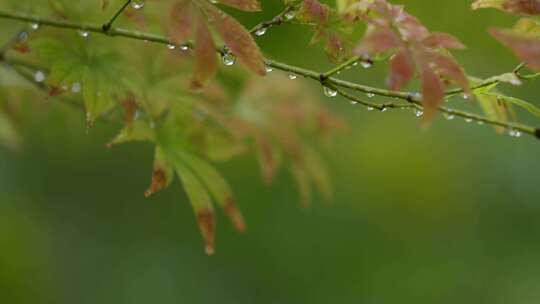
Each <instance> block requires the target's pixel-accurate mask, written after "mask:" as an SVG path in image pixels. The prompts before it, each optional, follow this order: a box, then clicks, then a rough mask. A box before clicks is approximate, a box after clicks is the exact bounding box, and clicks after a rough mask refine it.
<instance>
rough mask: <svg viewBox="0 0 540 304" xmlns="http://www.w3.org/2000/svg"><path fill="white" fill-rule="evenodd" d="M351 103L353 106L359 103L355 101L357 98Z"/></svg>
mask: <svg viewBox="0 0 540 304" xmlns="http://www.w3.org/2000/svg"><path fill="white" fill-rule="evenodd" d="M350 103H351V105H353V106H354V105H357V104H358V101H355V100H351V101H350Z"/></svg>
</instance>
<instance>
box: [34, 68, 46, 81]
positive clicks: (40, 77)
mask: <svg viewBox="0 0 540 304" xmlns="http://www.w3.org/2000/svg"><path fill="white" fill-rule="evenodd" d="M34 80H35V81H36V82H43V81H44V80H45V73H43V71H36V73H35V74H34Z"/></svg>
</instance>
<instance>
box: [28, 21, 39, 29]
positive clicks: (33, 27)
mask: <svg viewBox="0 0 540 304" xmlns="http://www.w3.org/2000/svg"><path fill="white" fill-rule="evenodd" d="M30 29H31V30H33V31H37V30H38V29H39V23H30Z"/></svg>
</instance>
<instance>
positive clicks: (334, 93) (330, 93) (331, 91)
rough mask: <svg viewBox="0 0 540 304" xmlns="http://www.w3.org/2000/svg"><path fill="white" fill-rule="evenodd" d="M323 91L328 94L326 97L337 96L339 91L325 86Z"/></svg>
mask: <svg viewBox="0 0 540 304" xmlns="http://www.w3.org/2000/svg"><path fill="white" fill-rule="evenodd" d="M323 91H324V95H326V97H336V96H337V91H336V90H334V89H332V88H329V87H324V88H323Z"/></svg>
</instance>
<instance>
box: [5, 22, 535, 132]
mask: <svg viewBox="0 0 540 304" xmlns="http://www.w3.org/2000/svg"><path fill="white" fill-rule="evenodd" d="M0 18H5V19H12V20H20V21H25V22H33V23H37V24H40V25H45V26H51V27H57V28H64V29H72V30H82V31H88V32H94V33H98V34H103V35H107V36H121V37H126V38H130V39H136V40H143V41H150V42H155V43H160V44H165V45H170V44H173V45H174V42H173V41H171V40H170V39H169V38H168V37H165V36H161V35H155V34H148V33H142V32H138V31H131V30H127V29H122V28H113V27H111V28H109V29H108V30H105V29H103V27H102V26H98V25H92V24H78V23H73V22H69V21H63V20H54V19H48V18H39V17H35V16H30V15H26V14H21V13H11V12H5V11H0ZM261 24H264V22H263V23H261ZM255 28H257V26H256V27H255ZM255 28H254V29H255ZM255 31H256V29H255ZM185 45H186V46H190V47H193V44H192V43H191V42H186V43H185ZM221 50H222V48H218V49H217V51H218V52H221ZM265 63H266V64H267V65H268V66H269V67H272V68H275V69H278V70H282V71H285V72H289V73H291V74H294V75H299V76H304V77H306V78H310V79H313V80H316V81H318V82H320V83H321V84H322V85H325V86H332V87H341V88H348V89H351V90H355V91H358V92H362V93H366V94H373V95H378V96H383V97H388V98H394V99H401V100H405V101H408V102H409V103H411V104H413V105H414V107H418V106H420V107H421V102H422V96H421V95H419V94H416V93H412V92H402V91H390V90H385V89H381V88H374V87H370V86H366V85H361V84H356V83H353V82H350V81H346V80H341V79H338V78H334V77H325V74H324V73H320V72H315V71H312V70H308V69H304V68H300V67H297V66H293V65H288V64H285V63H281V62H278V61H274V60H270V59H266V60H265ZM498 82H499V81H498V80H492V81H488V82H484V83H482V84H480V85H478V86H476V87H475V88H479V87H485V86H488V85H491V84H493V83H498ZM473 89H474V88H473ZM339 92H340V94H341V95H342V96H344V97H345V98H347V99H350V100H352V101H358V102H360V101H359V99H358V98H357V97H352V96H354V95H350V94H347V93H345V94H344V93H343V91H339ZM462 92H463V90H461V89H456V90H450V91H448V92H446V95H447V96H451V95H455V94H459V93H462ZM364 103H365V102H364ZM385 105H386V107H385ZM373 107H374V108H375V105H373ZM390 107H394V103H387V104H382V105H380V104H378V105H377V108H378V109H381V110H384V109H385V108H390ZM395 107H397V106H395ZM399 107H401V108H402V107H403V106H402V105H400V106H399ZM440 110H441V111H442V112H444V113H447V114H449V115H455V116H460V117H464V118H466V119H471V120H475V121H478V122H483V123H487V124H491V125H496V126H501V127H505V128H508V129H509V130H517V131H520V132H523V133H527V134H530V135H533V136H536V137H537V138H539V139H540V129H536V128H533V127H530V126H526V125H522V124H515V123H509V122H504V121H498V120H492V119H490V118H487V117H484V116H480V115H476V114H472V113H468V112H464V111H459V110H454V109H449V108H445V107H440Z"/></svg>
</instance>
